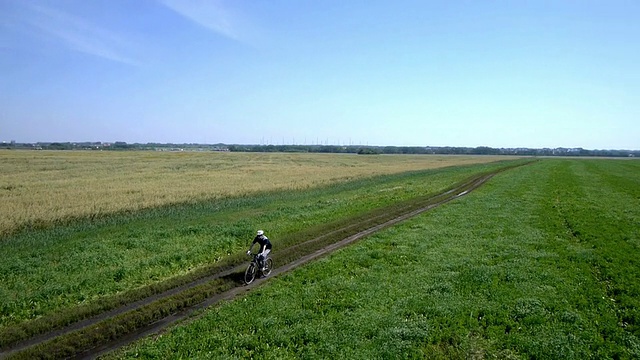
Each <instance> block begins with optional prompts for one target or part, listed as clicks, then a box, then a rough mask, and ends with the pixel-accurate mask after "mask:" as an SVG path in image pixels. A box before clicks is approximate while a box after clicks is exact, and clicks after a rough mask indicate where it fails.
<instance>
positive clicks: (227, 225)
mask: <svg viewBox="0 0 640 360" xmlns="http://www.w3.org/2000/svg"><path fill="white" fill-rule="evenodd" d="M44 154H45V156H49V153H44ZM88 154H93V153H85V154H84V156H87V155H88ZM147 155H148V154H146V153H142V154H138V156H142V157H144V156H147ZM227 155H230V154H222V156H227ZM262 155H263V154H255V156H256V157H258V158H259V157H261V156H262ZM67 156H80V157H82V155H76V154H75V153H70V155H67ZM123 156H129V155H126V154H125V155H123ZM194 156H196V158H198V159H199V157H200V156H201V154H195V155H194ZM213 156H217V154H213ZM269 156H271V155H269ZM282 156H283V157H278V156H271V157H269V159H271V160H272V161H273V160H274V159H280V160H281V161H283V162H285V164H286V163H287V162H286V161H284V160H283V159H291V158H295V154H294V155H286V154H282ZM300 156H301V158H299V159H310V158H313V156H311V155H304V154H302V155H300ZM429 158H430V157H425V158H424V159H423V160H422V161H426V159H429ZM247 159H249V157H248V158H247ZM329 159H331V157H330V156H324V155H319V159H316V161H324V162H331V163H332V164H334V165H335V164H336V163H339V161H338V160H340V159H342V161H347V160H346V159H347V158H346V157H343V156H341V155H333V159H334V161H329ZM350 159H351V160H349V161H352V162H356V161H357V159H363V160H362V161H363V162H365V163H367V162H369V161H378V162H381V163H384V162H387V161H391V162H402V161H406V162H407V163H411V162H414V161H415V162H419V159H418V158H415V159H413V160H411V159H412V158H411V157H409V158H407V159H405V158H403V157H386V158H385V157H381V158H380V159H378V160H369V159H370V157H353V158H350ZM456 159H458V160H459V161H460V163H461V164H464V163H467V162H478V160H474V159H471V158H464V157H461V158H458V157H454V158H452V159H444V158H440V157H435V158H432V159H431V161H433V162H435V163H440V164H441V165H444V164H454V163H455V161H456ZM493 159H494V160H495V158H493ZM78 161H79V162H81V163H84V164H86V165H85V166H87V169H90V167H89V165H88V162H89V160H87V159H85V158H82V161H80V160H78ZM110 161H114V160H113V159H111V160H110ZM336 161H338V162H336ZM125 163H126V162H125ZM429 164H431V163H429V162H428V161H426V162H425V163H423V166H424V167H425V168H427V170H419V171H410V172H406V171H405V172H401V173H398V174H391V175H378V176H373V177H372V176H365V175H360V177H359V178H358V179H355V180H351V181H345V180H343V179H342V178H340V179H341V180H335V179H334V180H333V182H329V180H330V179H329V180H326V181H328V183H327V184H324V185H316V186H311V184H312V183H313V181H309V182H308V186H309V188H306V189H298V190H295V191H281V190H278V189H276V188H269V187H265V188H264V189H263V190H262V191H258V189H256V190H255V191H256V192H254V193H252V194H251V195H248V194H245V195H244V196H239V195H236V196H230V195H228V196H227V197H226V198H218V199H208V200H207V199H205V200H201V201H195V200H193V201H190V202H187V203H181V204H173V203H172V204H166V205H164V206H156V207H153V208H150V209H146V210H138V211H129V212H120V213H116V214H110V215H105V216H101V217H91V216H85V217H81V218H79V219H76V220H75V221H72V222H59V223H52V224H50V225H49V226H44V227H42V228H38V227H36V228H33V229H29V228H26V229H23V230H22V231H19V232H14V233H12V234H10V235H6V236H5V237H4V238H3V239H2V241H0V253H2V254H3V256H4V259H3V261H2V262H1V263H0V284H2V286H1V287H0V335H1V336H0V345H1V344H2V341H3V339H4V338H5V337H4V335H7V337H8V338H12V339H15V338H16V334H17V333H18V332H19V331H22V330H17V329H18V328H16V326H21V324H24V323H28V322H31V321H34V320H43V324H44V325H38V326H39V327H40V330H37V331H41V330H42V327H43V326H44V328H46V327H47V326H59V325H61V324H64V323H66V322H67V321H75V320H78V319H81V318H82V317H83V316H87V314H88V315H90V314H92V313H95V311H100V310H101V309H103V307H104V306H106V305H105V304H108V303H109V301H111V300H109V299H112V298H114V297H116V296H120V298H118V299H120V300H114V301H112V303H114V304H117V303H119V302H121V301H125V302H126V301H129V300H128V299H131V297H128V295H127V294H129V292H131V291H137V290H140V289H141V288H144V287H146V286H149V285H153V284H159V283H163V282H165V281H166V280H169V279H172V278H175V277H177V276H182V275H186V274H190V273H193V272H194V271H196V270H198V269H202V268H203V267H206V266H209V265H211V264H215V263H217V262H219V261H222V260H224V259H225V258H227V257H229V256H233V255H234V254H236V255H237V254H241V253H242V251H243V250H244V249H246V247H247V245H248V241H250V239H251V238H252V237H253V234H254V231H255V229H257V228H264V229H266V230H268V235H270V236H271V237H272V239H273V240H274V244H275V245H276V246H278V241H279V240H280V239H283V238H285V237H287V236H288V237H289V238H291V237H292V236H295V234H297V233H299V232H300V231H302V230H304V229H307V228H313V227H316V228H318V229H320V230H318V231H321V227H322V226H323V224H327V223H331V222H335V221H343V220H344V219H348V218H350V217H354V216H358V215H361V214H363V213H366V212H368V211H371V210H373V209H377V208H384V207H385V206H389V205H392V204H394V203H397V202H399V201H404V200H407V199H412V198H414V197H419V196H425V195H428V194H433V193H437V192H440V191H442V190H443V189H446V188H447V187H449V186H451V185H452V184H454V183H456V182H458V181H461V180H463V179H465V178H467V177H469V176H470V175H472V174H476V173H480V172H484V171H488V170H491V169H496V168H500V167H503V166H505V164H503V163H490V164H475V165H465V166H456V167H447V168H440V169H428V168H429V167H434V166H435V165H433V164H432V165H429ZM247 166H248V165H247ZM307 166H308V169H309V168H311V166H310V165H308V164H307ZM326 166H327V167H329V165H326ZM367 166H372V164H371V163H369V165H367ZM381 166H382V167H384V165H381ZM387 166H388V167H392V165H391V164H390V163H389V164H388V165H387ZM393 166H399V165H397V164H396V165H393ZM95 167H97V168H100V166H98V165H94V169H95ZM319 167H321V166H319ZM286 168H287V167H286V166H284V167H283V169H286ZM349 168H351V167H349ZM271 169H272V170H274V172H276V173H278V174H279V175H280V177H286V176H285V174H287V173H286V172H285V171H284V170H276V169H278V168H277V166H276V165H275V164H274V165H273V166H272V167H271ZM397 169H399V168H397ZM397 169H396V170H394V171H400V170H397ZM129 170H131V169H129ZM325 170H326V169H325ZM96 171H98V170H96ZM334 171H335V170H334ZM369 171H371V170H369ZM88 172H91V171H88ZM229 172H230V173H233V172H234V170H229ZM318 172H322V171H321V170H319V171H318ZM338 173H339V172H337V171H336V172H334V175H333V176H337V174H338ZM343 173H344V171H343ZM189 175H190V173H189V172H188V171H186V170H185V172H183V176H184V177H185V178H190V176H189ZM348 175H349V176H351V177H353V176H355V175H354V173H351V172H349V174H348ZM92 176H93V175H91V176H89V177H90V178H91V177H92ZM119 176H120V181H121V183H122V184H126V183H127V182H128V181H127V180H126V177H125V175H124V174H120V175H119ZM343 176H346V175H344V174H343ZM134 177H135V176H134ZM314 179H315V178H314ZM76 180H77V181H78V182H79V183H82V179H76ZM316 180H317V179H316ZM150 184H152V185H154V186H157V183H153V182H151V183H150ZM94 186H96V185H95V184H94ZM94 190H95V189H93V190H92V189H84V190H83V191H86V192H89V193H90V192H91V191H94ZM288 190H293V189H288ZM158 191H160V190H158ZM54 225H55V226H54ZM303 240H304V239H297V241H303ZM145 291H146V290H145ZM80 308H82V310H81V309H80ZM87 308H89V310H86V309H87ZM74 312H76V313H80V312H82V314H74ZM60 314H63V315H60ZM56 316H62V318H61V319H60V318H56ZM49 317H53V318H54V319H49ZM34 331H35V330H34Z"/></svg>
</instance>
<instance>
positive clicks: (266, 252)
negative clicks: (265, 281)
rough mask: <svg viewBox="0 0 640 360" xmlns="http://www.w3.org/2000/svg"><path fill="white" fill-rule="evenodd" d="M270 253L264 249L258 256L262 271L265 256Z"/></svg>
mask: <svg viewBox="0 0 640 360" xmlns="http://www.w3.org/2000/svg"><path fill="white" fill-rule="evenodd" d="M270 252H271V249H265V250H264V251H263V252H261V253H260V254H259V255H258V259H259V265H260V269H264V266H265V264H266V261H267V256H268V255H269V253H270Z"/></svg>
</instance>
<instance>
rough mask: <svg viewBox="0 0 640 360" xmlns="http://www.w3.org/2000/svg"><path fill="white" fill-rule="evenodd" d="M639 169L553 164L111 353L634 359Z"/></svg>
mask: <svg viewBox="0 0 640 360" xmlns="http://www.w3.org/2000/svg"><path fill="white" fill-rule="evenodd" d="M639 231H640V162H638V161H625V160H582V159H580V160H566V159H546V160H542V161H539V162H536V163H534V164H532V165H529V166H526V167H520V168H516V169H512V170H510V171H508V172H505V173H502V174H500V175H498V176H496V177H494V178H493V179H492V180H491V181H490V182H489V183H487V184H485V185H484V186H483V187H482V188H480V189H478V190H476V191H475V192H473V193H471V194H469V195H468V196H466V197H463V198H460V199H458V200H456V201H454V202H452V203H449V204H447V205H445V206H442V207H440V208H437V209H436V210H433V211H431V212H429V213H425V214H423V215H421V216H419V217H417V218H414V219H411V220H409V221H407V222H405V223H402V224H400V225H397V226H394V227H392V228H389V229H387V230H385V231H382V232H380V233H377V234H376V235H373V236H370V237H368V238H366V239H363V240H362V241H361V242H359V243H358V244H356V245H354V246H351V247H348V248H345V249H342V250H340V251H338V252H337V253H335V254H333V255H331V256H329V257H327V258H324V259H322V260H320V261H317V262H315V263H313V264H311V265H309V266H306V267H304V268H301V269H298V270H295V271H294V272H292V273H289V274H287V275H284V276H280V277H278V278H275V279H272V280H271V281H270V282H269V283H267V284H265V285H264V286H262V287H261V288H260V289H258V290H257V291H253V292H251V293H250V294H247V295H245V296H242V297H241V298H238V299H236V300H234V301H231V302H228V303H225V304H222V305H220V306H217V307H214V308H212V309H210V310H208V311H206V312H205V313H203V315H202V317H200V318H198V319H195V320H193V321H192V322H190V323H188V324H185V325H184V326H179V327H175V328H174V329H172V330H171V331H169V332H167V333H165V334H163V335H161V336H157V337H153V338H149V339H146V340H144V341H141V342H138V343H136V344H134V345H132V346H130V347H128V348H126V349H124V350H123V351H120V352H118V353H117V354H114V355H112V356H111V357H110V358H163V359H164V358H190V359H208V358H238V359H240V358H265V359H299V358H306V359H316V358H318V359H320V358H348V359H383V358H436V359H450V358H476V359H481V358H499V359H590V358H592V359H604V358H612V359H630V358H639V357H640V316H639V313H638V309H639V308H640V282H638V279H640V249H639V245H640V233H639Z"/></svg>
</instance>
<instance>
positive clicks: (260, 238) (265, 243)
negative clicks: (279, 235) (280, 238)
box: [247, 230, 271, 270]
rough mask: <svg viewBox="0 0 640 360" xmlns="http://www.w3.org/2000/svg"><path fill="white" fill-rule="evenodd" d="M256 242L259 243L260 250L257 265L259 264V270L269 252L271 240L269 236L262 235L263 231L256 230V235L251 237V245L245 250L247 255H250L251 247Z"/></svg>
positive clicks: (262, 267) (262, 268)
mask: <svg viewBox="0 0 640 360" xmlns="http://www.w3.org/2000/svg"><path fill="white" fill-rule="evenodd" d="M255 243H258V244H259V245H260V248H259V250H260V252H259V253H258V266H260V269H261V270H264V264H265V262H264V261H265V260H266V259H267V255H269V253H270V252H271V241H269V238H268V237H266V236H265V235H264V231H262V230H258V232H257V234H256V237H255V238H254V239H253V242H252V243H251V247H249V250H247V255H251V249H253V245H254V244H255Z"/></svg>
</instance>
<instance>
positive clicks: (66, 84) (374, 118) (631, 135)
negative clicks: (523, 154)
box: [0, 0, 640, 150]
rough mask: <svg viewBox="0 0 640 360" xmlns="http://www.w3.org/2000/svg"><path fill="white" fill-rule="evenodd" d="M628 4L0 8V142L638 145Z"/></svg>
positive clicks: (63, 4) (337, 0) (3, 4)
mask: <svg viewBox="0 0 640 360" xmlns="http://www.w3.org/2000/svg"><path fill="white" fill-rule="evenodd" d="M638 19H640V2H638V1H589V0H584V1H583V0H581V1H577V0H566V1H525V0H522V1H437V2H436V1H426V0H422V1H408V0H400V1H378V0H366V1H361V0H348V1H346V0H322V1H320V0H318V1H299V0H286V1H285V0H253V1H249V0H228V1H225V0H218V1H216V0H208V1H205V0H135V1H131V0H89V1H87V0H56V1H44V0H0V71H1V73H0V140H2V141H10V140H15V141H18V142H36V141H103V142H110V141H126V142H129V143H134V142H140V143H147V142H173V143H227V144H339V145H349V144H353V145H356V144H368V145H397V146H423V145H432V146H491V147H534V148H542V147H552V148H553V147H583V148H586V149H632V150H636V149H640V45H638V44H639V41H640V40H639V39H640V21H638Z"/></svg>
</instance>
